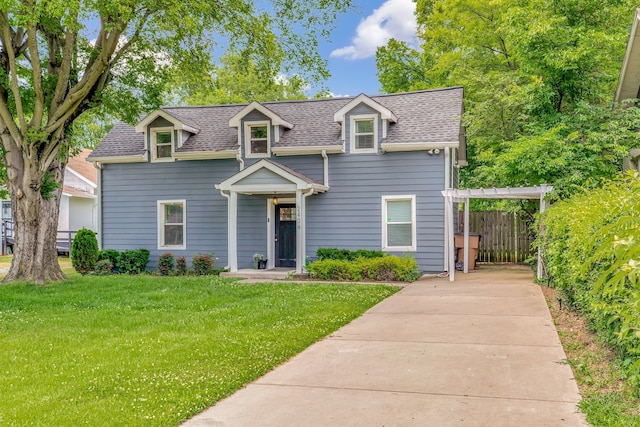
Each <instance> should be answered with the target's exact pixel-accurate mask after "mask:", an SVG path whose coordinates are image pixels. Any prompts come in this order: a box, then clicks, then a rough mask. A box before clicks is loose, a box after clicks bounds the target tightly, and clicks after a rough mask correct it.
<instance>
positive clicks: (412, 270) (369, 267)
mask: <svg viewBox="0 0 640 427" xmlns="http://www.w3.org/2000/svg"><path fill="white" fill-rule="evenodd" d="M307 271H308V272H309V275H310V276H311V277H312V278H314V279H321V280H340V281H359V280H377V281H383V282H384V281H400V282H414V281H416V280H418V278H419V277H420V271H418V265H417V264H416V260H415V259H414V258H411V257H402V258H401V257H398V256H395V255H387V256H383V257H379V258H357V259H355V260H353V261H346V260H335V259H325V260H321V261H316V262H313V263H311V264H309V265H308V266H307Z"/></svg>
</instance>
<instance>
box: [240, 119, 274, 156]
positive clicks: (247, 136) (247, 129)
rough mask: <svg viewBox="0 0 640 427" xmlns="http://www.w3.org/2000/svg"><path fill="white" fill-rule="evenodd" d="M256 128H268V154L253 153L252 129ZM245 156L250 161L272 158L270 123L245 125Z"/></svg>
mask: <svg viewBox="0 0 640 427" xmlns="http://www.w3.org/2000/svg"><path fill="white" fill-rule="evenodd" d="M255 126H266V127H267V152H266V153H252V152H251V128H252V127H255ZM244 156H245V157H246V158H248V159H263V158H267V157H271V123H270V122H269V121H257V122H253V121H252V122H245V123H244Z"/></svg>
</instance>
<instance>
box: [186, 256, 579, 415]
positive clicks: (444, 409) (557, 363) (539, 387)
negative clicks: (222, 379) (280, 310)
mask: <svg viewBox="0 0 640 427" xmlns="http://www.w3.org/2000/svg"><path fill="white" fill-rule="evenodd" d="M532 277H533V275H532V273H531V271H530V270H529V269H513V268H512V269H501V270H496V269H484V270H478V271H476V272H472V273H470V274H467V275H464V274H458V275H456V282H454V283H450V282H449V281H448V279H440V278H428V279H422V280H420V281H418V282H416V283H413V284H411V285H409V286H407V287H405V288H404V289H403V290H402V291H400V292H398V293H397V294H395V295H393V296H391V297H390V298H387V299H386V300H385V301H383V302H381V303H380V304H378V305H377V306H375V307H373V308H372V309H371V310H369V311H368V312H366V313H365V314H364V315H363V316H361V317H360V318H358V319H356V320H354V321H353V322H351V323H350V324H349V325H347V326H345V327H343V328H341V329H340V330H338V331H336V332H335V333H334V334H332V335H331V336H329V337H327V338H326V339H324V340H322V341H320V342H318V343H316V344H314V345H312V346H311V347H309V348H308V349H307V350H305V351H303V352H302V353H300V354H299V355H297V356H296V357H294V358H293V359H291V360H290V361H289V362H287V363H285V364H283V365H281V366H280V367H278V368H276V369H275V370H273V371H272V372H270V373H268V374H267V375H265V376H264V377H262V378H260V379H258V380H257V381H255V382H253V383H251V384H250V385H248V386H247V387H245V388H244V389H242V390H239V391H238V392H236V393H235V394H234V395H232V396H230V397H228V398H227V399H225V400H223V401H220V402H218V404H217V405H215V406H214V407H212V408H210V409H208V410H206V411H205V412H203V413H201V414H199V415H197V416H196V417H194V418H192V419H191V420H190V421H188V422H187V423H185V424H184V425H186V426H191V427H193V426H492V427H495V426H519V427H520V426H536V427H537V426H583V425H587V424H586V422H585V421H584V418H583V416H582V415H581V414H580V413H578V412H577V407H576V404H577V403H578V401H579V400H580V395H579V393H578V387H577V385H576V382H575V380H574V379H573V374H572V372H571V369H570V367H569V366H568V365H567V364H564V363H562V362H563V360H564V359H565V354H564V351H563V349H562V346H561V345H560V341H559V339H558V335H557V333H556V330H555V327H554V326H553V322H552V320H551V316H550V314H549V310H548V308H547V305H546V302H545V300H544V297H543V295H542V292H541V290H540V289H539V287H538V286H537V285H535V284H534V283H533V281H532Z"/></svg>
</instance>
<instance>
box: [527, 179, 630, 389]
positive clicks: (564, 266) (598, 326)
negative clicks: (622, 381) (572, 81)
mask: <svg viewBox="0 0 640 427" xmlns="http://www.w3.org/2000/svg"><path fill="white" fill-rule="evenodd" d="M540 226H541V233H540V237H539V239H538V241H537V243H538V245H540V246H541V247H542V249H543V254H544V261H545V267H546V272H547V275H548V279H549V282H550V284H551V285H552V286H556V287H558V288H559V289H562V290H563V293H564V294H565V295H566V297H567V298H568V301H567V302H568V303H569V304H571V305H572V306H573V307H574V308H576V309H578V310H579V311H580V312H582V314H583V315H584V316H585V317H587V318H588V319H589V321H590V322H591V325H592V326H593V327H594V329H595V330H596V331H597V332H598V333H599V334H600V335H601V336H602V337H603V338H604V339H605V340H606V341H607V342H608V343H610V344H611V345H612V346H613V347H614V348H615V349H616V350H617V352H618V354H619V355H620V356H621V358H622V361H623V362H622V366H623V367H624V368H625V372H626V375H627V378H628V380H629V383H630V384H631V385H632V386H633V387H634V388H635V390H636V392H637V393H639V394H640V310H639V307H640V245H639V242H640V179H639V178H638V174H637V173H634V174H630V175H627V176H626V177H625V178H624V179H619V180H616V181H613V182H609V183H606V184H605V185H604V186H603V187H602V188H600V189H596V190H589V191H585V192H584V193H581V194H576V195H574V196H573V197H571V198H570V199H568V200H565V201H562V202H559V203H556V204H555V205H553V206H552V207H550V208H549V209H548V210H547V211H546V212H545V213H544V215H542V218H541V220H540Z"/></svg>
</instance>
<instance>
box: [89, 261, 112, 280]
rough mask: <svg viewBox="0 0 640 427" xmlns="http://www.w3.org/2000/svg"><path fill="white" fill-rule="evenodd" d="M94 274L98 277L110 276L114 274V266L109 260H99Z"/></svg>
mask: <svg viewBox="0 0 640 427" xmlns="http://www.w3.org/2000/svg"><path fill="white" fill-rule="evenodd" d="M93 274H95V275H96V276H107V275H109V274H113V264H112V263H111V261H109V260H108V259H101V260H98V262H96V265H95V267H94V268H93Z"/></svg>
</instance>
